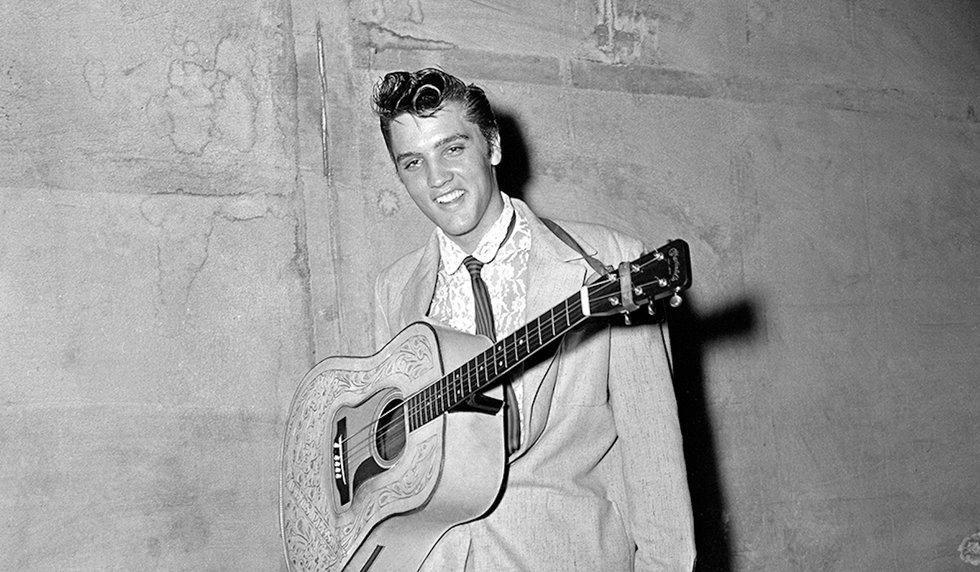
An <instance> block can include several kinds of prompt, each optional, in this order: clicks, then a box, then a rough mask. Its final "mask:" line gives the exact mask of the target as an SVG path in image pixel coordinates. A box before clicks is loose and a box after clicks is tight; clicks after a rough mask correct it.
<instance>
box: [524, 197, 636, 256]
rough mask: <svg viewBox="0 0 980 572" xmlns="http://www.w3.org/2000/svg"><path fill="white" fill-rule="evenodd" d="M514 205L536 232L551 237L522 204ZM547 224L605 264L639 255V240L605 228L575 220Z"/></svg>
mask: <svg viewBox="0 0 980 572" xmlns="http://www.w3.org/2000/svg"><path fill="white" fill-rule="evenodd" d="M514 204H515V207H516V208H518V209H519V210H520V211H521V213H522V214H523V215H524V216H526V217H527V218H528V221H529V224H531V226H532V227H534V228H536V229H537V230H538V232H540V233H545V234H546V235H551V234H552V233H551V231H550V230H549V229H548V228H547V227H546V226H545V224H544V221H543V220H542V218H541V217H538V216H537V215H536V214H534V212H533V211H532V210H531V209H530V207H528V206H527V204H526V203H524V202H522V201H520V200H516V199H515V200H514ZM551 220H552V221H553V222H554V223H556V224H557V225H558V226H560V227H561V228H562V229H564V230H565V232H567V233H568V234H569V235H570V236H571V237H572V238H573V239H575V241H576V242H578V243H579V244H580V245H581V246H582V248H583V249H585V251H586V252H587V253H588V254H589V255H592V256H596V257H598V258H599V259H600V260H602V261H604V263H606V264H611V263H613V262H616V263H618V262H620V261H622V260H626V259H632V258H635V257H637V256H639V255H640V254H641V253H642V252H643V242H642V241H641V240H640V239H639V238H637V237H635V236H632V235H630V234H627V233H625V232H622V231H619V230H616V229H613V228H610V227H608V226H605V225H601V224H596V223H592V222H584V221H577V220H563V219H551ZM555 238H556V239H557V237H555Z"/></svg>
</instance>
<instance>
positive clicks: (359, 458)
mask: <svg viewBox="0 0 980 572" xmlns="http://www.w3.org/2000/svg"><path fill="white" fill-rule="evenodd" d="M690 284H691V268H690V252H689V249H688V246H687V243H686V242H684V241H683V240H673V241H671V242H669V243H667V244H666V245H664V246H663V247H661V248H660V249H658V250H655V251H652V252H649V253H646V254H644V255H642V256H641V257H640V258H637V259H636V260H634V261H632V262H622V263H620V265H619V267H618V269H611V270H610V271H609V272H608V273H607V274H606V275H605V276H604V277H603V278H602V279H601V280H597V281H596V282H595V283H590V284H588V285H587V286H584V287H582V289H581V290H580V291H578V292H576V293H573V294H572V295H571V296H569V297H568V298H566V299H565V300H564V301H562V302H560V303H559V304H557V305H556V306H554V307H553V308H551V309H550V310H548V311H546V312H544V313H542V314H541V315H539V316H538V317H537V318H535V319H534V320H531V321H530V322H528V323H527V324H525V325H524V326H522V327H520V328H518V329H517V330H515V331H514V332H512V333H511V334H509V335H508V336H507V337H506V338H505V339H503V340H498V341H497V342H496V343H494V344H491V343H490V340H488V339H486V338H483V337H477V336H471V335H467V334H463V333H460V332H456V331H454V330H449V329H446V328H440V327H436V326H432V325H430V324H427V323H424V322H416V323H414V324H412V325H410V326H408V327H407V328H405V329H404V330H402V331H401V332H400V333H399V334H398V335H397V336H395V337H394V338H393V339H392V340H391V341H390V342H388V344H387V345H385V347H384V348H382V349H381V351H379V352H378V353H376V354H374V355H372V356H369V357H331V358H327V359H325V360H323V361H321V362H320V363H318V364H317V365H316V366H315V367H314V368H313V369H312V370H310V372H309V373H307V374H306V377H304V378H303V380H302V382H301V383H300V385H299V387H298V388H297V390H296V394H295V395H294V397H293V402H292V405H290V409H289V416H288V417H287V419H286V429H285V434H284V435H283V443H282V467H281V473H280V483H279V525H280V529H281V531H282V539H283V547H284V549H285V551H286V563H287V565H288V567H289V569H290V570H291V571H293V572H311V571H316V572H340V571H341V570H344V571H354V572H369V571H375V572H377V571H382V570H383V571H388V570H397V571H400V570H409V571H412V570H418V568H419V567H420V566H421V564H422V561H423V560H425V557H426V556H427V555H428V554H429V552H430V551H431V550H432V547H433V546H434V545H435V544H436V542H438V540H439V539H440V538H441V537H442V535H444V534H445V533H446V531H448V530H449V529H450V528H452V527H453V526H456V525H458V524H461V523H464V522H468V521H470V520H473V519H476V518H478V517H480V516H481V515H483V514H485V513H486V512H487V511H489V510H490V508H491V507H492V506H493V503H494V502H495V501H496V499H497V495H498V494H499V493H500V488H501V486H502V484H503V477H504V460H505V459H504V456H505V455H504V423H503V417H504V416H503V412H502V411H501V409H500V404H501V400H500V399H501V395H502V391H501V388H500V381H501V380H502V379H503V377H504V376H506V375H508V373H509V372H511V371H512V370H513V369H514V368H515V367H517V366H518V365H520V364H521V363H523V362H524V360H526V359H527V358H528V357H530V356H533V355H535V354H536V353H537V352H539V351H543V350H544V349H545V348H548V347H553V346H551V344H553V343H555V342H557V340H559V339H561V337H562V336H563V335H565V334H566V333H567V332H569V331H571V329H572V328H574V327H576V326H577V325H579V324H581V323H582V322H584V321H586V320H587V319H589V318H591V317H594V316H610V315H616V314H627V315H628V314H629V313H630V312H633V311H635V310H637V309H638V308H640V307H642V306H644V305H649V304H650V303H651V302H654V301H656V300H660V299H663V298H666V297H668V296H669V297H670V304H671V305H672V306H676V305H677V304H679V303H680V300H681V299H680V296H679V293H680V292H681V290H684V289H686V288H687V287H689V286H690ZM627 317H628V316H627ZM447 372H449V373H447Z"/></svg>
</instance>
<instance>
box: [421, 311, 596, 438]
mask: <svg viewBox="0 0 980 572" xmlns="http://www.w3.org/2000/svg"><path fill="white" fill-rule="evenodd" d="M587 318H588V316H586V315H585V313H584V312H583V309H582V296H581V293H576V294H574V295H572V296H569V297H568V298H566V299H565V301H564V302H561V303H560V304H558V305H556V306H555V307H553V308H551V309H550V310H548V311H547V312H545V313H543V314H541V315H540V316H538V317H537V318H535V319H534V320H531V321H530V322H528V323H527V324H525V325H524V326H521V327H520V328H518V329H517V331H515V332H514V333H512V334H511V335H509V336H507V337H506V338H504V339H502V340H499V341H498V342H496V343H495V344H494V345H493V346H491V347H490V348H488V349H487V350H485V351H484V352H483V353H481V354H479V355H477V356H476V357H474V358H473V359H471V360H469V361H468V362H466V363H464V364H463V365H461V366H460V367H458V368H456V369H455V370H453V371H451V372H450V373H449V374H447V375H445V376H443V377H442V378H440V379H439V380H438V381H436V382H435V383H433V384H431V385H429V386H428V387H426V388H425V389H423V390H422V391H420V392H418V393H416V394H415V395H413V396H412V397H410V398H409V399H408V400H407V403H406V405H407V407H406V413H407V416H408V421H409V430H414V429H416V428H418V427H421V426H422V425H425V424H426V423H428V422H429V421H432V420H433V419H435V418H436V417H438V416H440V415H442V414H443V413H446V412H448V411H450V410H452V409H453V408H455V407H457V406H458V405H460V404H461V403H463V402H464V401H466V400H467V399H469V398H470V397H471V396H472V395H473V394H475V393H478V392H480V391H483V390H485V389H487V388H488V387H489V386H491V385H493V384H494V382H496V381H497V380H498V379H500V377H501V376H502V375H504V374H506V373H507V372H509V371H510V370H512V369H514V368H515V367H517V366H518V365H520V364H521V363H523V362H524V361H525V360H526V359H528V358H529V357H531V356H532V355H534V354H535V353H537V352H538V351H539V350H540V349H541V348H544V347H545V346H547V345H548V344H550V343H551V342H553V341H555V340H557V339H558V338H560V337H562V336H563V335H565V333H566V332H568V331H569V330H571V329H572V328H574V327H575V326H577V325H579V324H580V323H582V322H584V321H585V320H586V319H587Z"/></svg>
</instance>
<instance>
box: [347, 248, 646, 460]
mask: <svg viewBox="0 0 980 572" xmlns="http://www.w3.org/2000/svg"><path fill="white" fill-rule="evenodd" d="M651 254H652V253H651ZM656 262H658V261H657V260H654V259H652V258H651V260H649V261H648V262H644V263H639V264H637V266H638V268H639V269H643V267H644V266H647V265H648V264H653V263H656ZM634 264H636V263H634ZM634 272H636V271H634ZM618 283H619V281H618V280H615V281H613V282H602V283H598V284H593V285H591V286H587V288H588V298H589V300H593V299H597V298H602V297H604V296H608V295H610V294H615V293H616V292H618V289H616V288H615V287H616V286H617V285H618ZM593 289H594V290H597V291H598V290H607V293H599V292H593ZM576 297H577V296H576V295H572V296H570V297H569V298H566V299H565V300H564V302H562V304H563V305H564V306H565V308H564V310H563V312H564V313H563V314H560V315H559V316H557V317H556V316H555V314H554V308H557V307H558V306H555V307H554V308H552V309H551V310H550V311H549V312H548V314H550V318H549V320H550V321H549V322H542V318H544V316H545V315H544V314H542V315H541V316H539V317H538V318H536V319H535V320H533V321H532V322H530V323H528V324H527V325H525V326H523V327H522V329H527V332H525V336H524V337H523V338H519V337H517V336H515V335H514V334H512V335H511V336H508V337H507V338H505V339H504V340H503V341H502V342H501V344H502V345H503V347H502V348H501V349H502V351H503V354H504V358H505V359H506V355H507V352H508V351H509V350H511V349H513V350H516V348H517V347H518V346H519V345H521V342H520V339H527V338H528V337H529V336H530V335H531V334H535V333H536V334H537V335H538V339H539V344H540V345H539V346H538V347H537V348H535V349H534V350H532V351H529V353H528V356H530V355H531V354H533V353H534V352H536V351H538V350H540V349H541V348H542V347H544V346H545V345H547V344H548V343H551V342H552V341H554V339H557V338H558V337H559V335H558V334H556V333H555V329H554V327H555V325H556V324H558V323H559V322H560V321H563V322H565V325H566V329H565V330H563V331H562V335H563V334H564V333H566V332H567V331H568V330H569V329H571V328H572V327H574V326H575V325H577V324H578V323H579V322H581V321H583V320H584V319H586V318H588V316H586V315H584V314H583V315H581V316H579V317H577V318H576V319H574V320H571V319H569V318H570V316H571V310H572V309H577V308H580V307H581V306H580V305H578V304H575V303H572V302H573V300H574V299H575V298H576ZM534 324H538V325H539V326H538V327H537V329H536V330H532V329H531V326H532V325H534ZM544 324H547V325H549V326H550V327H551V331H552V338H551V339H549V340H548V342H547V343H541V342H540V339H541V338H540V334H541V332H542V331H544V329H543V327H541V326H543V325H544ZM519 331H520V329H519V330H517V332H519ZM515 334H516V332H515ZM511 338H513V340H514V341H513V342H512V343H511V344H509V345H508V340H510V339H511ZM495 348H496V346H491V347H490V348H488V349H487V350H486V351H484V352H483V353H482V354H480V355H478V356H476V357H475V358H473V359H471V360H470V361H468V362H466V363H465V364H463V365H462V366H460V367H459V368H457V369H456V370H453V371H452V372H450V373H449V374H447V375H445V376H443V377H441V378H440V379H439V380H438V381H436V382H435V383H433V384H431V385H429V386H427V387H425V388H422V389H420V390H418V391H416V392H415V393H413V394H411V395H409V396H408V397H406V398H405V400H404V401H403V402H402V403H401V404H400V405H399V406H398V408H400V409H402V416H401V419H402V421H398V418H397V417H396V418H395V419H393V420H392V421H389V422H387V423H385V424H383V425H379V426H378V427H377V429H378V432H380V433H385V432H387V431H388V429H390V428H391V427H393V426H394V425H395V424H396V423H404V424H406V425H407V424H410V423H411V419H412V417H411V416H412V415H414V414H417V413H420V412H421V413H423V414H424V411H425V409H426V408H427V407H429V405H431V404H433V403H434V404H436V405H437V406H439V405H440V399H442V398H444V397H446V396H448V395H451V394H452V389H451V388H446V390H443V389H442V388H441V387H440V388H437V389H436V391H435V393H434V394H433V395H432V396H430V397H429V398H426V399H422V400H420V401H419V402H418V404H416V405H414V406H413V405H411V402H412V401H413V399H414V398H416V397H417V396H419V395H420V394H421V393H422V392H423V391H425V390H427V389H429V388H431V387H435V386H436V385H440V384H443V382H447V381H448V380H449V379H450V378H451V377H452V376H453V374H455V373H456V372H458V371H459V370H461V369H463V368H464V367H467V366H468V365H469V364H472V363H474V362H476V361H478V360H479V358H480V357H482V356H484V355H486V354H487V353H488V352H490V350H493V349H495ZM490 354H491V355H494V354H493V352H490ZM515 355H516V353H515ZM495 359H496V358H495ZM487 363H488V362H487V360H486V359H484V367H485V366H486V364H487ZM515 365H517V364H516V363H515V364H512V365H511V366H510V367H508V368H505V370H504V371H503V372H500V373H497V374H495V375H494V377H493V379H496V378H497V377H500V376H501V375H503V374H504V373H506V372H507V371H509V369H510V368H512V367H514V366H515ZM474 377H475V378H476V379H479V375H476V370H472V371H468V372H466V373H465V374H464V373H460V374H459V380H458V381H463V380H464V378H465V380H466V381H467V383H469V381H472V379H473V378H474ZM440 415H441V414H440ZM435 417H438V415H435V416H432V417H431V418H430V419H427V420H426V421H425V423H427V422H429V421H431V420H432V419H435ZM425 423H422V424H420V425H419V426H421V425H424V424H425ZM372 426H373V424H372V425H368V426H366V427H363V428H361V429H359V430H358V431H356V432H354V433H352V434H351V435H349V436H348V437H347V438H346V439H343V440H342V443H344V444H348V449H347V453H348V455H350V454H352V453H361V452H362V451H363V449H364V448H366V447H370V445H371V438H370V435H368V436H366V437H365V438H364V439H361V440H359V441H357V442H353V443H352V439H354V438H355V437H361V436H362V434H363V433H365V432H369V431H370V430H371V428H372ZM410 431H411V429H409V431H408V432H410Z"/></svg>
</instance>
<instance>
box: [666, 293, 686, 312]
mask: <svg viewBox="0 0 980 572" xmlns="http://www.w3.org/2000/svg"><path fill="white" fill-rule="evenodd" d="M679 292H680V290H679V289H678V290H675V291H674V295H673V296H671V297H670V301H669V302H668V303H669V304H670V307H671V308H676V307H678V306H680V305H681V304H683V303H684V299H683V298H681V295H680V294H679Z"/></svg>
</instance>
